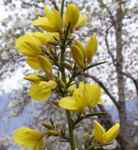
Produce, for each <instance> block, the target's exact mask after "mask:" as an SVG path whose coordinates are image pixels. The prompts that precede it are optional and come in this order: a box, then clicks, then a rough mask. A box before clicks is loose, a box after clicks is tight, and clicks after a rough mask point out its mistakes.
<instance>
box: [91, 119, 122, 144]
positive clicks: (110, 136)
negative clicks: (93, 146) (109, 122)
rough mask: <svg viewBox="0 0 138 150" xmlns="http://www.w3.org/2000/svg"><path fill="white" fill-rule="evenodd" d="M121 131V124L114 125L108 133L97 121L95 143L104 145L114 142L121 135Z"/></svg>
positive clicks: (94, 133)
mask: <svg viewBox="0 0 138 150" xmlns="http://www.w3.org/2000/svg"><path fill="white" fill-rule="evenodd" d="M119 130H120V124H119V123H116V124H115V125H113V127H112V128H110V129H109V130H108V131H105V129H104V128H103V127H102V125H101V124H100V123H98V122H97V121H95V128H94V132H93V136H94V139H95V141H97V142H98V143H100V144H102V145H104V144H108V143H110V142H112V141H113V140H114V139H115V138H116V137H117V136H118V134H119Z"/></svg>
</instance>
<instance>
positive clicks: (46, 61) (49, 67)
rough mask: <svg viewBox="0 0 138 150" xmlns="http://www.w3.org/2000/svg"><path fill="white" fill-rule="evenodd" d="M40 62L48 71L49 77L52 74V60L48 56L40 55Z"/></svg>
mask: <svg viewBox="0 0 138 150" xmlns="http://www.w3.org/2000/svg"><path fill="white" fill-rule="evenodd" d="M39 62H40V66H41V68H42V69H43V70H44V71H45V72H46V74H47V75H48V76H49V77H50V76H52V64H51V62H50V60H49V59H48V58H47V57H46V56H39Z"/></svg>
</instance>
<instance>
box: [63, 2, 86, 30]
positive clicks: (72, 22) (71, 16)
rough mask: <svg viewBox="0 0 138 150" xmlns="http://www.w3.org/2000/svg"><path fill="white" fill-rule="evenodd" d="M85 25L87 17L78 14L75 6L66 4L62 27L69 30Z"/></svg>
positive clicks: (78, 11)
mask: <svg viewBox="0 0 138 150" xmlns="http://www.w3.org/2000/svg"><path fill="white" fill-rule="evenodd" d="M86 23H87V17H86V16H84V15H81V14H80V10H79V8H78V7H77V6H76V5H75V4H72V3H71V4H68V5H67V8H66V11H65V15H64V25H65V27H68V26H69V28H70V30H71V31H72V29H73V28H76V29H78V28H80V27H82V26H84V25H85V24H86Z"/></svg>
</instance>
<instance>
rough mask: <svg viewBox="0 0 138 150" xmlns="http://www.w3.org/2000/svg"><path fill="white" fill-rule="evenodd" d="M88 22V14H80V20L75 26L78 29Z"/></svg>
mask: <svg viewBox="0 0 138 150" xmlns="http://www.w3.org/2000/svg"><path fill="white" fill-rule="evenodd" d="M86 23H87V16H85V15H80V17H79V20H78V22H77V23H76V25H75V28H76V29H78V28H80V27H83V26H85V25H86Z"/></svg>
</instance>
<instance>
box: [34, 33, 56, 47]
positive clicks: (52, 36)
mask: <svg viewBox="0 0 138 150" xmlns="http://www.w3.org/2000/svg"><path fill="white" fill-rule="evenodd" d="M32 35H34V37H36V38H37V39H38V40H39V41H40V42H41V44H44V45H46V44H50V43H51V44H55V43H57V41H58V40H59V33H58V32H52V33H51V32H46V33H45V32H34V33H32Z"/></svg>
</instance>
